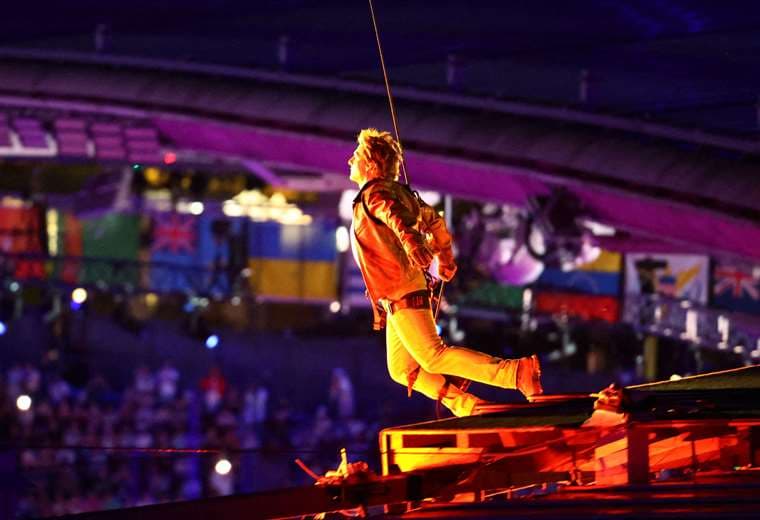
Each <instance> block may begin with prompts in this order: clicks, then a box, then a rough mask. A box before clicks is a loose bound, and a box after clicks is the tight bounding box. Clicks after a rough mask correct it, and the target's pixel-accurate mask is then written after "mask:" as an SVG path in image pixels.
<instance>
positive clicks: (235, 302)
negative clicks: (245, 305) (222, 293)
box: [230, 296, 243, 307]
mask: <svg viewBox="0 0 760 520" xmlns="http://www.w3.org/2000/svg"><path fill="white" fill-rule="evenodd" d="M242 301H243V300H242V298H240V296H233V297H232V298H230V303H231V304H232V305H234V306H235V307H237V306H238V305H240V303H241V302H242Z"/></svg>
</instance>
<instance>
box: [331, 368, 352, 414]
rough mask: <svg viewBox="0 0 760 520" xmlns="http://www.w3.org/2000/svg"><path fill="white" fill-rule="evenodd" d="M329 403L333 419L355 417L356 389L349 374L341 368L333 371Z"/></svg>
mask: <svg viewBox="0 0 760 520" xmlns="http://www.w3.org/2000/svg"><path fill="white" fill-rule="evenodd" d="M328 402H329V403H330V411H331V412H332V416H333V417H335V418H337V419H347V418H349V417H353V416H354V387H353V385H352V384H351V379H350V378H349V377H348V373H347V372H346V371H345V369H343V368H341V367H336V368H333V369H332V373H331V375H330V397H329V401H328Z"/></svg>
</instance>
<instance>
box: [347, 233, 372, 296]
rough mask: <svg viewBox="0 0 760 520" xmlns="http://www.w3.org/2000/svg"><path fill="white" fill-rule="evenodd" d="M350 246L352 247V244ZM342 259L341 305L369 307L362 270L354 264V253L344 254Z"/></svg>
mask: <svg viewBox="0 0 760 520" xmlns="http://www.w3.org/2000/svg"><path fill="white" fill-rule="evenodd" d="M351 247H353V245H352V246H351ZM343 261H344V263H343V274H342V277H343V280H342V299H341V301H342V302H343V305H346V306H348V307H366V308H369V307H370V304H369V299H368V298H367V296H366V295H365V290H366V286H365V285H364V278H362V272H361V270H360V269H359V266H358V265H357V264H356V260H355V259H354V255H352V254H346V255H344V256H343Z"/></svg>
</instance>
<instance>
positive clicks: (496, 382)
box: [388, 309, 542, 395]
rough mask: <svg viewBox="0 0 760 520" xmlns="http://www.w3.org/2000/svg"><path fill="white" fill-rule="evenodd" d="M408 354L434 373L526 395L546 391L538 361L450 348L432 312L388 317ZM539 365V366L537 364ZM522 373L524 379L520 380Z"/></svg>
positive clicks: (412, 311) (408, 311) (403, 312)
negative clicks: (441, 336) (441, 335)
mask: <svg viewBox="0 0 760 520" xmlns="http://www.w3.org/2000/svg"><path fill="white" fill-rule="evenodd" d="M388 326H389V327H392V328H393V330H394V331H395V333H396V334H397V335H398V337H399V338H400V340H401V342H402V343H403V345H404V347H405V348H406V350H407V351H408V353H409V354H410V355H411V356H412V357H413V358H414V361H416V362H417V363H419V365H420V366H421V367H422V369H423V370H424V371H426V372H429V373H431V374H451V375H455V376H460V377H465V378H467V379H471V380H473V381H478V382H480V383H485V384H489V385H493V386H499V387H501V388H510V389H519V390H520V391H521V392H523V393H524V394H526V395H533V394H539V393H541V392H542V390H541V385H540V381H539V380H538V377H539V375H540V371H539V368H538V364H537V360H536V361H535V362H534V360H533V359H532V358H522V359H502V358H498V357H494V356H490V355H488V354H485V353H483V352H478V351H475V350H471V349H468V348H465V347H455V346H447V345H445V344H444V343H443V340H441V338H440V336H439V335H438V331H437V330H436V328H435V322H434V321H433V314H432V312H431V311H430V309H401V310H398V311H396V312H395V313H393V314H392V315H388ZM534 363H535V364H534ZM518 372H520V374H519V375H520V376H521V377H520V380H518Z"/></svg>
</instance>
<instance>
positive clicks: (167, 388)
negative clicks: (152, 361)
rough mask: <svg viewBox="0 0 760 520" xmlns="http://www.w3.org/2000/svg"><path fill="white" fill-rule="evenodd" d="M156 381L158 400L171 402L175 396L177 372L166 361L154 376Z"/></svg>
mask: <svg viewBox="0 0 760 520" xmlns="http://www.w3.org/2000/svg"><path fill="white" fill-rule="evenodd" d="M156 380H157V381H158V396H159V398H160V399H161V400H162V401H164V402H166V401H171V400H173V399H174V397H175V396H176V395H177V384H178V383H179V372H178V371H177V369H176V368H175V367H174V366H173V365H172V364H171V363H170V362H169V361H168V360H167V361H164V364H163V365H162V366H161V370H159V371H158V373H157V374H156Z"/></svg>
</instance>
